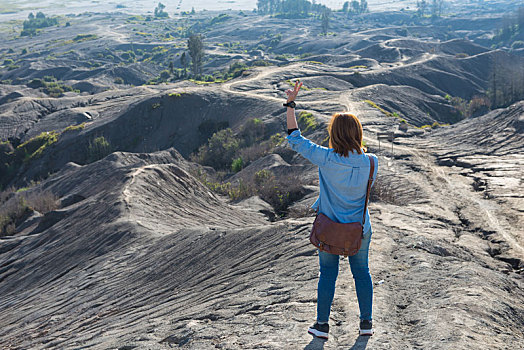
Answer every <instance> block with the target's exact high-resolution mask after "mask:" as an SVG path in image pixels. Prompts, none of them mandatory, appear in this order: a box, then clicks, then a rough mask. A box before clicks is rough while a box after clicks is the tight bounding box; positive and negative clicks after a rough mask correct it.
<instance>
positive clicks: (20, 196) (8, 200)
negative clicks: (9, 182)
mask: <svg viewBox="0 0 524 350" xmlns="http://www.w3.org/2000/svg"><path fill="white" fill-rule="evenodd" d="M26 191H27V189H19V190H18V191H14V190H13V189H8V190H7V191H3V192H2V193H1V194H0V198H2V200H1V201H0V237H2V236H8V235H12V234H14V233H15V229H16V226H17V225H19V224H21V223H22V222H23V221H24V220H25V219H26V218H27V217H28V216H29V215H31V213H32V212H33V210H35V211H37V212H39V213H41V214H45V213H47V212H49V211H52V210H55V209H57V208H59V200H58V199H59V198H58V197H57V196H56V195H55V194H53V193H52V192H51V191H47V190H45V191H32V192H30V193H25V192H26Z"/></svg>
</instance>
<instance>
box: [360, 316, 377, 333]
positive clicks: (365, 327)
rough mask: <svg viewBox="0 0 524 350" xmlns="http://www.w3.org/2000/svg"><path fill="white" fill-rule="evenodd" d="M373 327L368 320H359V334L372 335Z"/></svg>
mask: <svg viewBox="0 0 524 350" xmlns="http://www.w3.org/2000/svg"><path fill="white" fill-rule="evenodd" d="M373 332H374V329H373V325H372V322H371V321H370V320H361V321H360V335H373Z"/></svg>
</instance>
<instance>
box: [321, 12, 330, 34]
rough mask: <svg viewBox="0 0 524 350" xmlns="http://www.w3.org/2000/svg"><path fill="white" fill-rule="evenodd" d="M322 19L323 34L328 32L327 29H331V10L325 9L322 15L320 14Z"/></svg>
mask: <svg viewBox="0 0 524 350" xmlns="http://www.w3.org/2000/svg"><path fill="white" fill-rule="evenodd" d="M320 20H321V21H322V34H327V31H328V29H329V11H328V10H324V12H322V15H321V16H320Z"/></svg>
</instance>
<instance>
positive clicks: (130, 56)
mask: <svg viewBox="0 0 524 350" xmlns="http://www.w3.org/2000/svg"><path fill="white" fill-rule="evenodd" d="M120 58H122V59H123V60H125V61H134V60H135V58H136V55H135V53H134V52H133V51H131V50H129V51H126V52H124V53H122V54H121V55H120Z"/></svg>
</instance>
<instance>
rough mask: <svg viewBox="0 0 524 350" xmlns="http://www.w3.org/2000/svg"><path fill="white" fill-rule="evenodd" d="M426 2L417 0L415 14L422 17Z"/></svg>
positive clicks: (426, 6)
mask: <svg viewBox="0 0 524 350" xmlns="http://www.w3.org/2000/svg"><path fill="white" fill-rule="evenodd" d="M427 8H428V3H427V2H426V0H421V1H417V16H419V17H422V16H424V14H425V13H426V10H427Z"/></svg>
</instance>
